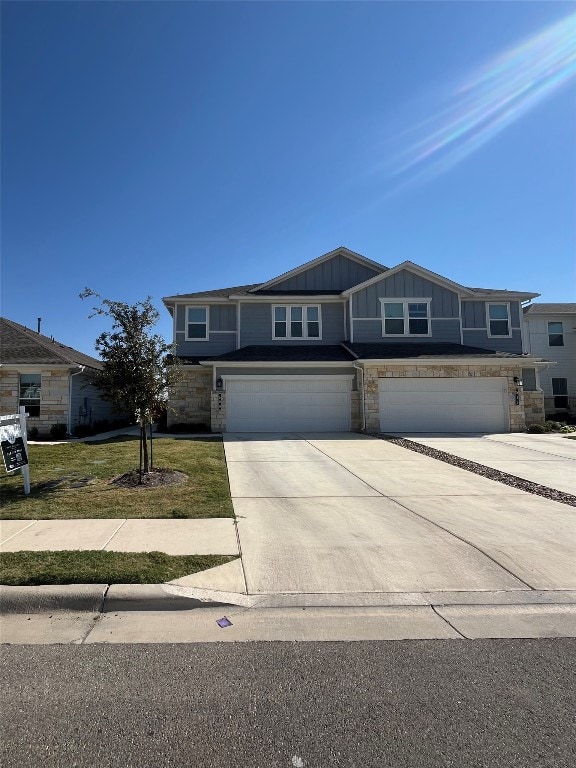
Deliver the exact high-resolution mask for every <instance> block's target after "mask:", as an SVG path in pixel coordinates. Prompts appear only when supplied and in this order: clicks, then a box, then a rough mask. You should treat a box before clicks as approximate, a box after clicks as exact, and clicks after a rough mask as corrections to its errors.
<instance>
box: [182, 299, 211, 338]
mask: <svg viewBox="0 0 576 768" xmlns="http://www.w3.org/2000/svg"><path fill="white" fill-rule="evenodd" d="M186 341H208V307H186Z"/></svg>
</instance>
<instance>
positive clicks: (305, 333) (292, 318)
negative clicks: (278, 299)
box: [272, 306, 320, 339]
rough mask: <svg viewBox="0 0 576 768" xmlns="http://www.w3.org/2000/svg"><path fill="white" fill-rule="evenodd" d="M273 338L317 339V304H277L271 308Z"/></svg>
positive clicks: (318, 327) (318, 336)
mask: <svg viewBox="0 0 576 768" xmlns="http://www.w3.org/2000/svg"><path fill="white" fill-rule="evenodd" d="M272 316H273V320H274V322H273V325H274V328H273V333H272V338H273V339H319V338H320V307H319V306H277V307H273V308H272Z"/></svg>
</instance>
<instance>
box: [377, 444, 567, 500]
mask: <svg viewBox="0 0 576 768" xmlns="http://www.w3.org/2000/svg"><path fill="white" fill-rule="evenodd" d="M378 437H379V438H380V439H381V440H387V441H388V442H389V443H394V445H398V446H400V447H401V448H407V449H408V450H409V451H414V452H415V453H423V454H424V455H425V456H430V458H431V459H438V460H439V461H444V462H445V463H446V464H452V465H453V466H455V467H460V468H461V469H467V470H468V472H474V474H475V475H482V477H487V478H488V479H490V480H496V481H497V482H499V483H504V485H510V486H511V487H512V488H519V489H520V490H521V491H526V492H527V493H534V494H535V495H536V496H543V497H544V498H545V499H551V500H552V501H559V502H561V503H562V504H568V505H570V506H571V507H576V496H574V495H573V494H571V493H566V492H565V491H558V490H556V489H555V488H548V486H547V485H539V484H538V483H533V482H531V481H530V480H524V479H523V478H522V477H516V475H509V474H508V473H507V472H501V471H500V470H499V469H492V468H491V467H486V466H484V464H478V463H476V462H475V461H469V460H468V459H462V458H460V457H459V456H454V455H453V454H452V453H446V452H445V451H439V450H438V449H437V448H430V447H429V446H427V445H421V444H420V443H415V442H413V441H412V440H406V438H404V437H393V436H392V435H378Z"/></svg>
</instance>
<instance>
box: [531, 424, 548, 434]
mask: <svg viewBox="0 0 576 768" xmlns="http://www.w3.org/2000/svg"><path fill="white" fill-rule="evenodd" d="M527 431H528V432H536V433H537V434H542V432H546V427H545V426H544V424H530V426H529V427H528V430H527Z"/></svg>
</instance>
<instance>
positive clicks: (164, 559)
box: [0, 550, 236, 587]
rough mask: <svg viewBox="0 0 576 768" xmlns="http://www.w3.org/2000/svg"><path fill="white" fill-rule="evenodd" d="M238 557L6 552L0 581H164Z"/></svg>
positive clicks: (29, 583)
mask: <svg viewBox="0 0 576 768" xmlns="http://www.w3.org/2000/svg"><path fill="white" fill-rule="evenodd" d="M235 559H236V558H235V557H233V556H228V555H167V554H165V553H164V552H102V551H100V550H85V551H78V550H73V551H72V550H63V551H60V552H44V551H41V552H4V553H3V554H2V555H1V556H0V584H5V585H8V586H12V587H17V586H20V587H30V586H37V585H39V584H163V583H164V582H166V581H172V580H173V579H178V578H180V577H182V576H188V575H189V574H192V573H198V572H199V571H205V570H206V569H208V568H214V567H215V566H217V565H223V564H224V563H229V562H230V561H231V560H235Z"/></svg>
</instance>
